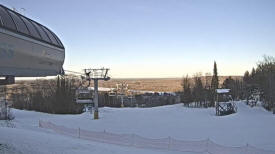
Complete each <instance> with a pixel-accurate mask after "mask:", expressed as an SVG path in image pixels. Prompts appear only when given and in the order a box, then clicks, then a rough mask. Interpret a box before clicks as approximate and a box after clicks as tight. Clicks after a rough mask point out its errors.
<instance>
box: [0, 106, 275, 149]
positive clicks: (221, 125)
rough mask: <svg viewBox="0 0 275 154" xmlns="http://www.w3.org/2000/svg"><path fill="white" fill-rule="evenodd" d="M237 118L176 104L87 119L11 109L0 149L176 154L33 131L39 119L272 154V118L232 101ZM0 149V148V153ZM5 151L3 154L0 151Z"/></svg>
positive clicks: (2, 129) (121, 110)
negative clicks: (11, 116) (12, 117)
mask: <svg viewBox="0 0 275 154" xmlns="http://www.w3.org/2000/svg"><path fill="white" fill-rule="evenodd" d="M237 106H238V113H236V114H233V115H229V116H223V117H217V116H215V110H214V108H208V109H196V108H184V107H183V106H182V104H177V105H171V106H163V107H155V108H108V107H105V108H101V109H100V119H99V120H93V118H92V115H91V114H89V113H84V114H81V115H53V114H46V113H39V112H33V111H22V110H13V111H14V114H15V116H16V119H15V120H13V122H12V123H13V125H14V126H15V128H7V127H3V126H4V125H5V124H4V122H0V144H2V145H0V149H4V150H2V151H9V152H10V153H20V152H21V153H97V154H98V153H99V154H100V153H179V152H176V151H162V150H159V151H158V150H148V149H138V148H134V147H123V146H116V145H110V144H104V143H97V142H92V141H86V140H82V139H77V138H72V137H68V136H63V135H59V134H57V133H54V132H52V131H50V130H46V129H42V128H39V127H38V122H39V120H43V121H50V122H52V123H55V124H57V125H63V126H65V127H68V128H81V129H85V130H93V131H104V130H105V131H107V132H113V133H129V134H131V133H135V134H137V135H140V136H143V137H147V138H165V137H168V136H170V137H173V138H176V139H180V140H203V139H207V138H209V139H211V140H212V141H214V142H216V143H218V144H221V145H226V146H244V145H246V144H250V145H253V146H255V147H257V148H263V149H268V150H275V133H274V130H275V116H274V115H272V114H271V113H270V112H267V111H265V110H264V109H263V108H261V107H254V108H250V107H248V106H246V105H245V104H244V103H241V102H238V103H237ZM1 125H2V127H1ZM1 147H2V148H1ZM5 149H6V150H5Z"/></svg>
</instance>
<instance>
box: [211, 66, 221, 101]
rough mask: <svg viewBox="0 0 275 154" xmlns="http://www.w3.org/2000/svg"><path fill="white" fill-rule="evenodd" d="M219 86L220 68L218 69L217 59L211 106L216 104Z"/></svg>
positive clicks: (212, 83)
mask: <svg viewBox="0 0 275 154" xmlns="http://www.w3.org/2000/svg"><path fill="white" fill-rule="evenodd" d="M218 87H219V78H218V69H217V64H216V61H214V69H213V76H212V81H211V93H212V96H211V97H212V100H211V106H214V103H215V98H216V89H218Z"/></svg>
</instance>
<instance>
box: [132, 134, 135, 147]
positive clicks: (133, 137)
mask: <svg viewBox="0 0 275 154" xmlns="http://www.w3.org/2000/svg"><path fill="white" fill-rule="evenodd" d="M132 146H135V134H132Z"/></svg>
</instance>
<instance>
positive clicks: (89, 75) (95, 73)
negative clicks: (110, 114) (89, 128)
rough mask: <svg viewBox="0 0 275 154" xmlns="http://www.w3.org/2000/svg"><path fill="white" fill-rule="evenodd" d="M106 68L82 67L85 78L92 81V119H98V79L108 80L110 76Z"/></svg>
mask: <svg viewBox="0 0 275 154" xmlns="http://www.w3.org/2000/svg"><path fill="white" fill-rule="evenodd" d="M109 70H110V69H108V68H99V69H84V72H85V75H86V80H88V81H91V80H93V81H94V105H95V106H94V108H95V109H94V119H98V118H99V115H98V80H104V81H108V80H110V79H111V78H110V77H109V76H108V71H109Z"/></svg>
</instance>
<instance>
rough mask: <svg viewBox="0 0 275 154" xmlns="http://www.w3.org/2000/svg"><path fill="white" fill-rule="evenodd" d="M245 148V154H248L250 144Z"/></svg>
mask: <svg viewBox="0 0 275 154" xmlns="http://www.w3.org/2000/svg"><path fill="white" fill-rule="evenodd" d="M244 148H245V150H244V152H245V154H247V153H248V143H247V144H246V146H245V147H244Z"/></svg>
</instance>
